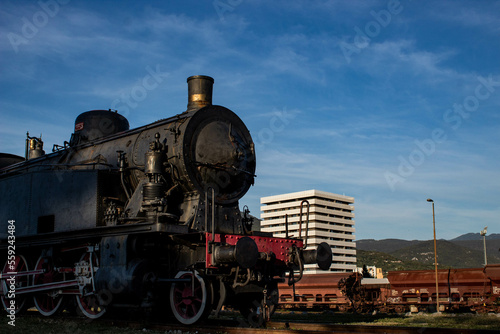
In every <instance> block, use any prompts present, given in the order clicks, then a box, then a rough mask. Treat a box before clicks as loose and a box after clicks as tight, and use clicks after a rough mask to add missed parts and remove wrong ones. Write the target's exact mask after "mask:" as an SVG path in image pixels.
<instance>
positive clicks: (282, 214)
mask: <svg viewBox="0 0 500 334" xmlns="http://www.w3.org/2000/svg"><path fill="white" fill-rule="evenodd" d="M304 201H307V202H308V203H309V226H308V229H307V249H315V248H316V247H317V246H318V245H319V244H320V243H321V242H326V243H328V244H329V245H330V246H331V248H332V253H333V258H332V266H331V267H330V271H334V272H349V271H355V270H356V243H355V242H354V240H355V235H354V233H355V228H354V206H353V205H352V204H353V203H354V197H349V196H344V195H337V194H333V193H329V192H325V191H319V190H307V191H300V192H295V193H289V194H283V195H276V196H268V197H262V198H261V199H260V203H261V204H262V206H261V219H262V221H261V230H262V231H263V232H272V233H273V235H274V236H276V237H285V235H286V224H285V222H286V221H288V235H289V236H291V237H298V236H299V222H300V220H301V219H300V211H301V205H302V222H303V223H302V232H301V234H302V235H301V237H302V238H305V234H306V220H307V219H306V216H307V215H306V214H307V203H306V202H304ZM305 273H307V274H309V273H311V274H312V273H324V271H322V270H321V269H319V268H318V267H317V265H306V266H305Z"/></svg>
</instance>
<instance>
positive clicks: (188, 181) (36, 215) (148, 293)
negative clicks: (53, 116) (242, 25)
mask: <svg viewBox="0 0 500 334" xmlns="http://www.w3.org/2000/svg"><path fill="white" fill-rule="evenodd" d="M187 82H188V96H189V98H188V106H187V110H186V111H184V112H182V113H180V114H177V115H175V116H172V117H169V118H166V119H162V120H159V121H157V122H154V123H151V124H148V125H145V126H142V127H139V128H136V129H129V123H128V121H127V119H126V118H125V117H123V116H122V115H120V114H119V113H117V112H115V111H111V110H92V111H88V112H85V113H83V114H81V115H79V116H78V117H77V118H76V121H75V127H74V132H73V134H72V135H71V138H70V140H69V141H68V142H65V143H64V145H63V146H57V145H54V149H53V152H52V153H49V154H45V152H44V149H43V142H42V140H41V138H36V137H30V136H29V135H28V138H27V143H26V144H27V149H26V157H25V158H24V159H23V158H20V157H15V156H12V155H8V154H3V155H2V156H0V160H1V161H0V163H1V164H0V166H2V165H3V167H2V168H1V169H0V196H1V205H0V219H1V220H0V248H1V249H0V254H1V256H2V258H1V259H2V263H4V265H3V269H2V273H1V286H2V289H1V296H0V297H1V301H2V304H3V306H4V307H5V309H7V311H8V312H10V313H19V312H21V311H22V310H23V309H25V308H26V307H28V306H30V305H31V304H32V303H33V304H34V306H35V307H36V308H37V309H38V311H39V312H40V313H41V314H43V315H46V316H50V315H53V314H55V313H57V312H59V311H61V310H62V309H63V308H65V307H67V308H69V306H68V305H70V304H75V305H76V306H77V310H78V311H79V312H80V313H82V314H83V315H85V316H87V317H89V318H98V317H100V316H102V315H103V314H104V313H105V312H106V311H107V310H109V309H110V308H119V307H128V308H131V307H136V308H142V309H145V310H153V311H156V312H166V311H165V310H166V309H168V305H169V308H170V309H171V311H172V312H173V315H174V316H175V318H176V319H177V320H178V321H180V322H181V323H183V324H193V323H195V322H197V321H199V320H201V319H203V318H204V317H206V316H207V315H208V314H209V313H210V312H211V311H215V312H216V313H218V312H219V311H220V310H221V308H222V306H224V305H228V306H232V307H235V308H237V309H239V310H240V311H241V313H242V314H243V315H244V316H245V317H246V318H247V319H249V320H250V319H253V321H259V322H261V321H264V320H265V319H266V318H269V316H270V315H271V314H272V312H273V310H274V309H275V307H276V305H277V303H278V299H279V292H278V283H279V282H283V281H285V280H288V281H289V282H290V284H292V283H294V282H295V281H297V277H299V278H300V277H301V276H302V271H303V266H304V264H305V263H318V265H319V266H320V268H322V269H328V268H329V266H330V264H331V250H330V247H329V246H328V245H326V244H325V243H323V244H322V245H320V246H319V247H318V249H315V250H305V249H304V243H303V241H302V240H301V239H297V238H275V237H272V235H271V234H268V233H260V232H256V231H252V218H251V217H250V216H249V212H248V210H243V212H242V211H240V208H239V200H240V199H241V198H242V197H243V195H244V194H245V193H246V192H247V191H248V189H249V187H250V186H251V185H253V183H254V178H255V167H256V160H255V147H254V143H253V141H252V138H251V136H250V133H249V131H248V129H247V127H246V126H245V124H244V123H243V121H242V120H241V119H240V118H239V117H238V116H237V115H236V114H235V113H233V112H232V111H231V110H229V109H227V108H225V107H222V106H217V105H212V87H213V82H214V80H213V79H212V78H210V77H207V76H192V77H189V78H188V79H187ZM12 288H13V289H14V290H15V299H13V298H11V297H12V296H11V295H10V294H9V292H10V291H11V290H12Z"/></svg>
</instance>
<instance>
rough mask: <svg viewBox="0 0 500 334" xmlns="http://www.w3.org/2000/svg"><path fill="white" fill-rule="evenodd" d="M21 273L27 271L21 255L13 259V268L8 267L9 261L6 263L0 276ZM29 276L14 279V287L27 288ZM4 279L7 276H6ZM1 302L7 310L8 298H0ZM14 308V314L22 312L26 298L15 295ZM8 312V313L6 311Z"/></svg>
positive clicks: (24, 260) (26, 265)
mask: <svg viewBox="0 0 500 334" xmlns="http://www.w3.org/2000/svg"><path fill="white" fill-rule="evenodd" d="M22 271H28V264H27V262H26V259H25V258H24V256H22V255H16V256H15V258H14V267H10V265H9V261H6V262H5V264H4V266H3V269H2V274H7V273H11V272H17V273H19V272H22ZM2 276H3V275H2ZM28 277H29V276H20V277H16V278H15V283H14V284H15V286H16V288H20V287H24V286H28V284H29V278H28ZM6 278H8V276H7V275H6ZM0 299H1V300H2V305H3V307H4V308H5V310H7V308H8V307H9V306H10V300H11V299H9V298H6V297H5V296H3V295H2V296H1V298H0ZM15 300H16V304H15V305H16V307H15V310H14V314H17V313H19V312H21V311H22V310H23V307H24V304H25V302H26V298H25V297H24V296H22V295H21V296H19V295H18V294H16V299H15ZM8 312H9V311H8Z"/></svg>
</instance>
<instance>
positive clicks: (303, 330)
mask: <svg viewBox="0 0 500 334" xmlns="http://www.w3.org/2000/svg"><path fill="white" fill-rule="evenodd" d="M226 316H227V317H223V318H209V319H207V320H205V321H203V322H202V323H200V324H199V325H194V326H185V325H181V324H177V323H176V322H175V319H173V317H169V318H165V319H163V320H162V321H156V320H153V319H150V320H147V319H145V318H144V315H139V314H136V315H135V316H134V315H128V316H127V315H124V314H121V316H117V317H112V318H100V319H95V320H93V321H89V320H88V319H86V318H83V317H79V316H74V315H70V314H67V313H65V314H61V315H58V316H54V317H51V318H50V319H49V318H46V317H40V316H39V315H38V314H37V313H35V312H27V313H26V314H24V315H23V316H21V317H19V319H18V320H20V321H21V319H22V320H23V322H25V323H26V322H29V323H31V326H34V327H26V326H24V328H30V330H28V331H24V332H23V331H22V330H21V329H22V328H23V326H21V327H19V326H16V330H21V331H18V333H28V332H29V333H32V332H33V329H34V328H37V330H38V329H40V330H41V332H44V328H45V329H47V328H46V327H43V326H44V325H45V326H49V328H50V331H51V332H54V333H57V332H61V333H62V332H70V331H68V328H74V329H75V333H93V332H95V331H99V332H102V331H105V332H111V333H121V332H122V331H123V330H124V329H133V330H136V331H137V332H138V333H139V332H146V333H148V332H149V333H151V334H153V333H165V334H166V333H168V334H181V333H182V334H194V333H197V334H202V333H212V334H215V333H217V334H223V333H228V334H233V333H235V334H245V333H250V334H252V333H280V334H288V333H300V334H307V333H314V334H323V333H336V334H342V333H373V334H379V333H380V334H381V333H385V334H403V333H404V334H414V333H415V334H437V333H439V334H458V333H460V334H473V333H474V334H476V333H478V334H479V333H484V334H493V333H498V330H482V329H455V328H451V329H450V328H437V327H422V326H419V327H417V326H407V327H400V326H388V325H360V324H352V325H351V324H333V323H327V322H322V321H316V322H312V321H307V320H305V321H304V320H302V321H290V320H287V321H271V322H268V323H267V324H266V327H265V328H251V327H250V325H249V324H248V323H245V322H244V321H243V319H242V318H240V317H232V316H231V315H226ZM483 321H484V320H483ZM21 325H26V324H21ZM41 326H42V327H41ZM82 327H85V328H87V329H86V331H84V332H82V331H79V328H82ZM0 328H1V326H0ZM490 328H494V327H490ZM0 333H2V330H1V329H0Z"/></svg>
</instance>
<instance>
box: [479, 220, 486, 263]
mask: <svg viewBox="0 0 500 334" xmlns="http://www.w3.org/2000/svg"><path fill="white" fill-rule="evenodd" d="M487 229H488V226H486V227H485V228H484V230H482V231H481V232H480V234H481V236H482V237H483V245H484V265H485V266H486V265H488V259H487V258H486V230H487Z"/></svg>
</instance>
